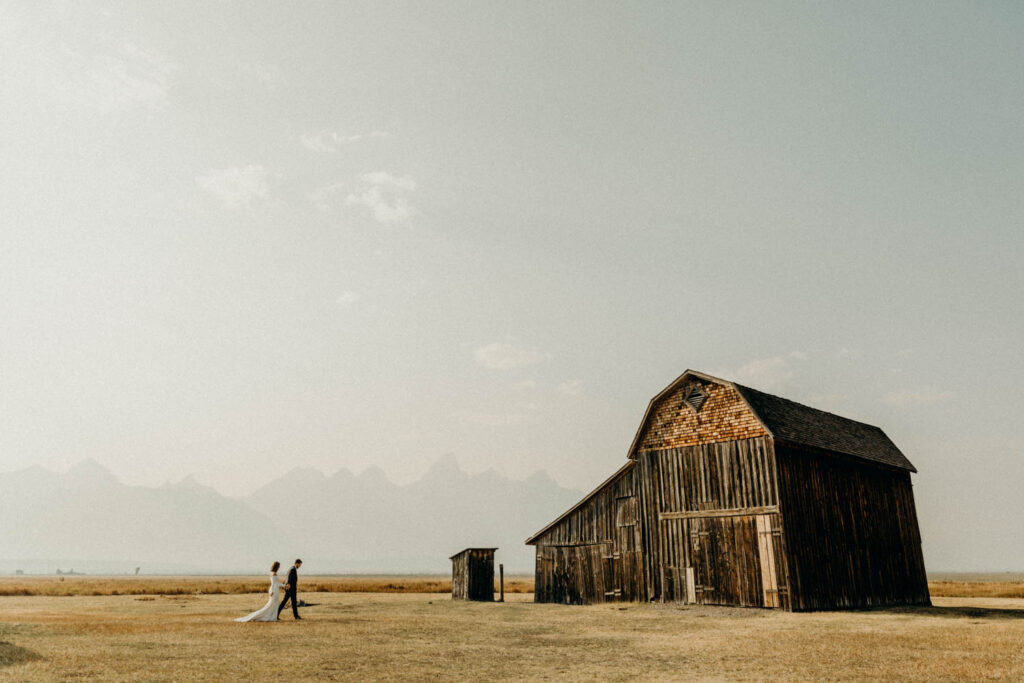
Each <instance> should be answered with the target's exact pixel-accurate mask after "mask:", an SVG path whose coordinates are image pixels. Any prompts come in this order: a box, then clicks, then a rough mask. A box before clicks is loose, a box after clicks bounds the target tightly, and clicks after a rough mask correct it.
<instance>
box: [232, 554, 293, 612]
mask: <svg viewBox="0 0 1024 683" xmlns="http://www.w3.org/2000/svg"><path fill="white" fill-rule="evenodd" d="M301 566H302V560H295V564H293V565H292V568H291V569H289V570H288V578H287V580H286V581H285V582H284V584H282V583H281V579H280V577H278V575H277V570H278V569H280V568H281V563H280V562H274V564H272V565H270V589H269V591H268V592H269V593H270V598H269V599H268V600H267V604H265V605H264V606H263V607H261V608H260V609H258V610H256V611H255V612H253V613H252V614H247V615H245V616H244V617H239V618H237V619H235V621H277V619H278V617H280V616H281V611H282V610H283V609H284V606H285V605H287V604H288V601H289V600H291V602H292V615H294V617H295V618H296V619H301V618H302V617H300V616H299V598H298V591H299V567H301ZM281 588H284V600H282V601H281V602H280V603H278V602H277V592H278V591H279V590H281Z"/></svg>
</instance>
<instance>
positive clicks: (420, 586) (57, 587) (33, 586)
mask: <svg viewBox="0 0 1024 683" xmlns="http://www.w3.org/2000/svg"><path fill="white" fill-rule="evenodd" d="M299 587H300V588H301V590H302V592H303V593H451V590H452V582H451V579H450V578H447V577H441V576H300V577H299ZM266 590H267V578H266V577H262V576H260V577H257V576H186V577H182V576H166V577H159V576H16V577H0V596H15V595H21V596H32V595H37V596H43V595H49V596H76V595H77V596H82V595H92V596H101V595H236V594H240V593H263V592H265V591H266ZM505 592H506V593H532V592H533V577H524V576H506V577H505Z"/></svg>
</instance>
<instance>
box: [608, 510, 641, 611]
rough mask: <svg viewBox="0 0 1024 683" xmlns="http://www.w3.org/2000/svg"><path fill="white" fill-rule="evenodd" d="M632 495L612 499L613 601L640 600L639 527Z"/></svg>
mask: <svg viewBox="0 0 1024 683" xmlns="http://www.w3.org/2000/svg"><path fill="white" fill-rule="evenodd" d="M638 518H639V514H638V504H637V499H636V496H624V497H621V498H616V499H615V540H614V545H615V575H614V576H615V578H614V579H613V582H614V587H613V591H614V593H615V599H617V600H628V601H634V600H639V599H640V581H641V564H640V525H639V522H638Z"/></svg>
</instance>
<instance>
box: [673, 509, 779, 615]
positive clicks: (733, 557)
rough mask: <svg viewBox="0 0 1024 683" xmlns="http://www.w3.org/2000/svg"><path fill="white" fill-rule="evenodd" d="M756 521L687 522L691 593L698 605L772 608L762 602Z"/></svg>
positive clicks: (746, 517)
mask: <svg viewBox="0 0 1024 683" xmlns="http://www.w3.org/2000/svg"><path fill="white" fill-rule="evenodd" d="M759 517H760V516H758V515H742V516H730V517H717V516H707V517H694V518H692V519H691V520H690V543H691V558H692V563H693V579H692V581H693V593H694V598H695V600H696V602H697V603H699V604H703V605H739V606H742V607H764V606H775V605H774V604H772V605H766V601H765V592H764V584H763V582H762V572H761V550H760V546H759V540H758V539H759V534H758V531H759V526H758V524H759V523H758V518H759ZM773 564H774V563H773ZM776 594H777V593H776Z"/></svg>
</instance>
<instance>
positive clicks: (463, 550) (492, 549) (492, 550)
mask: <svg viewBox="0 0 1024 683" xmlns="http://www.w3.org/2000/svg"><path fill="white" fill-rule="evenodd" d="M470 550H490V551H491V552H494V551H495V550H497V548H463V549H462V550H460V551H459V552H457V553H455V554H454V555H452V556H451V557H449V558H448V559H449V560H454V559H455V558H456V557H458V556H459V555H462V554H463V553H468V552H469V551H470Z"/></svg>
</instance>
